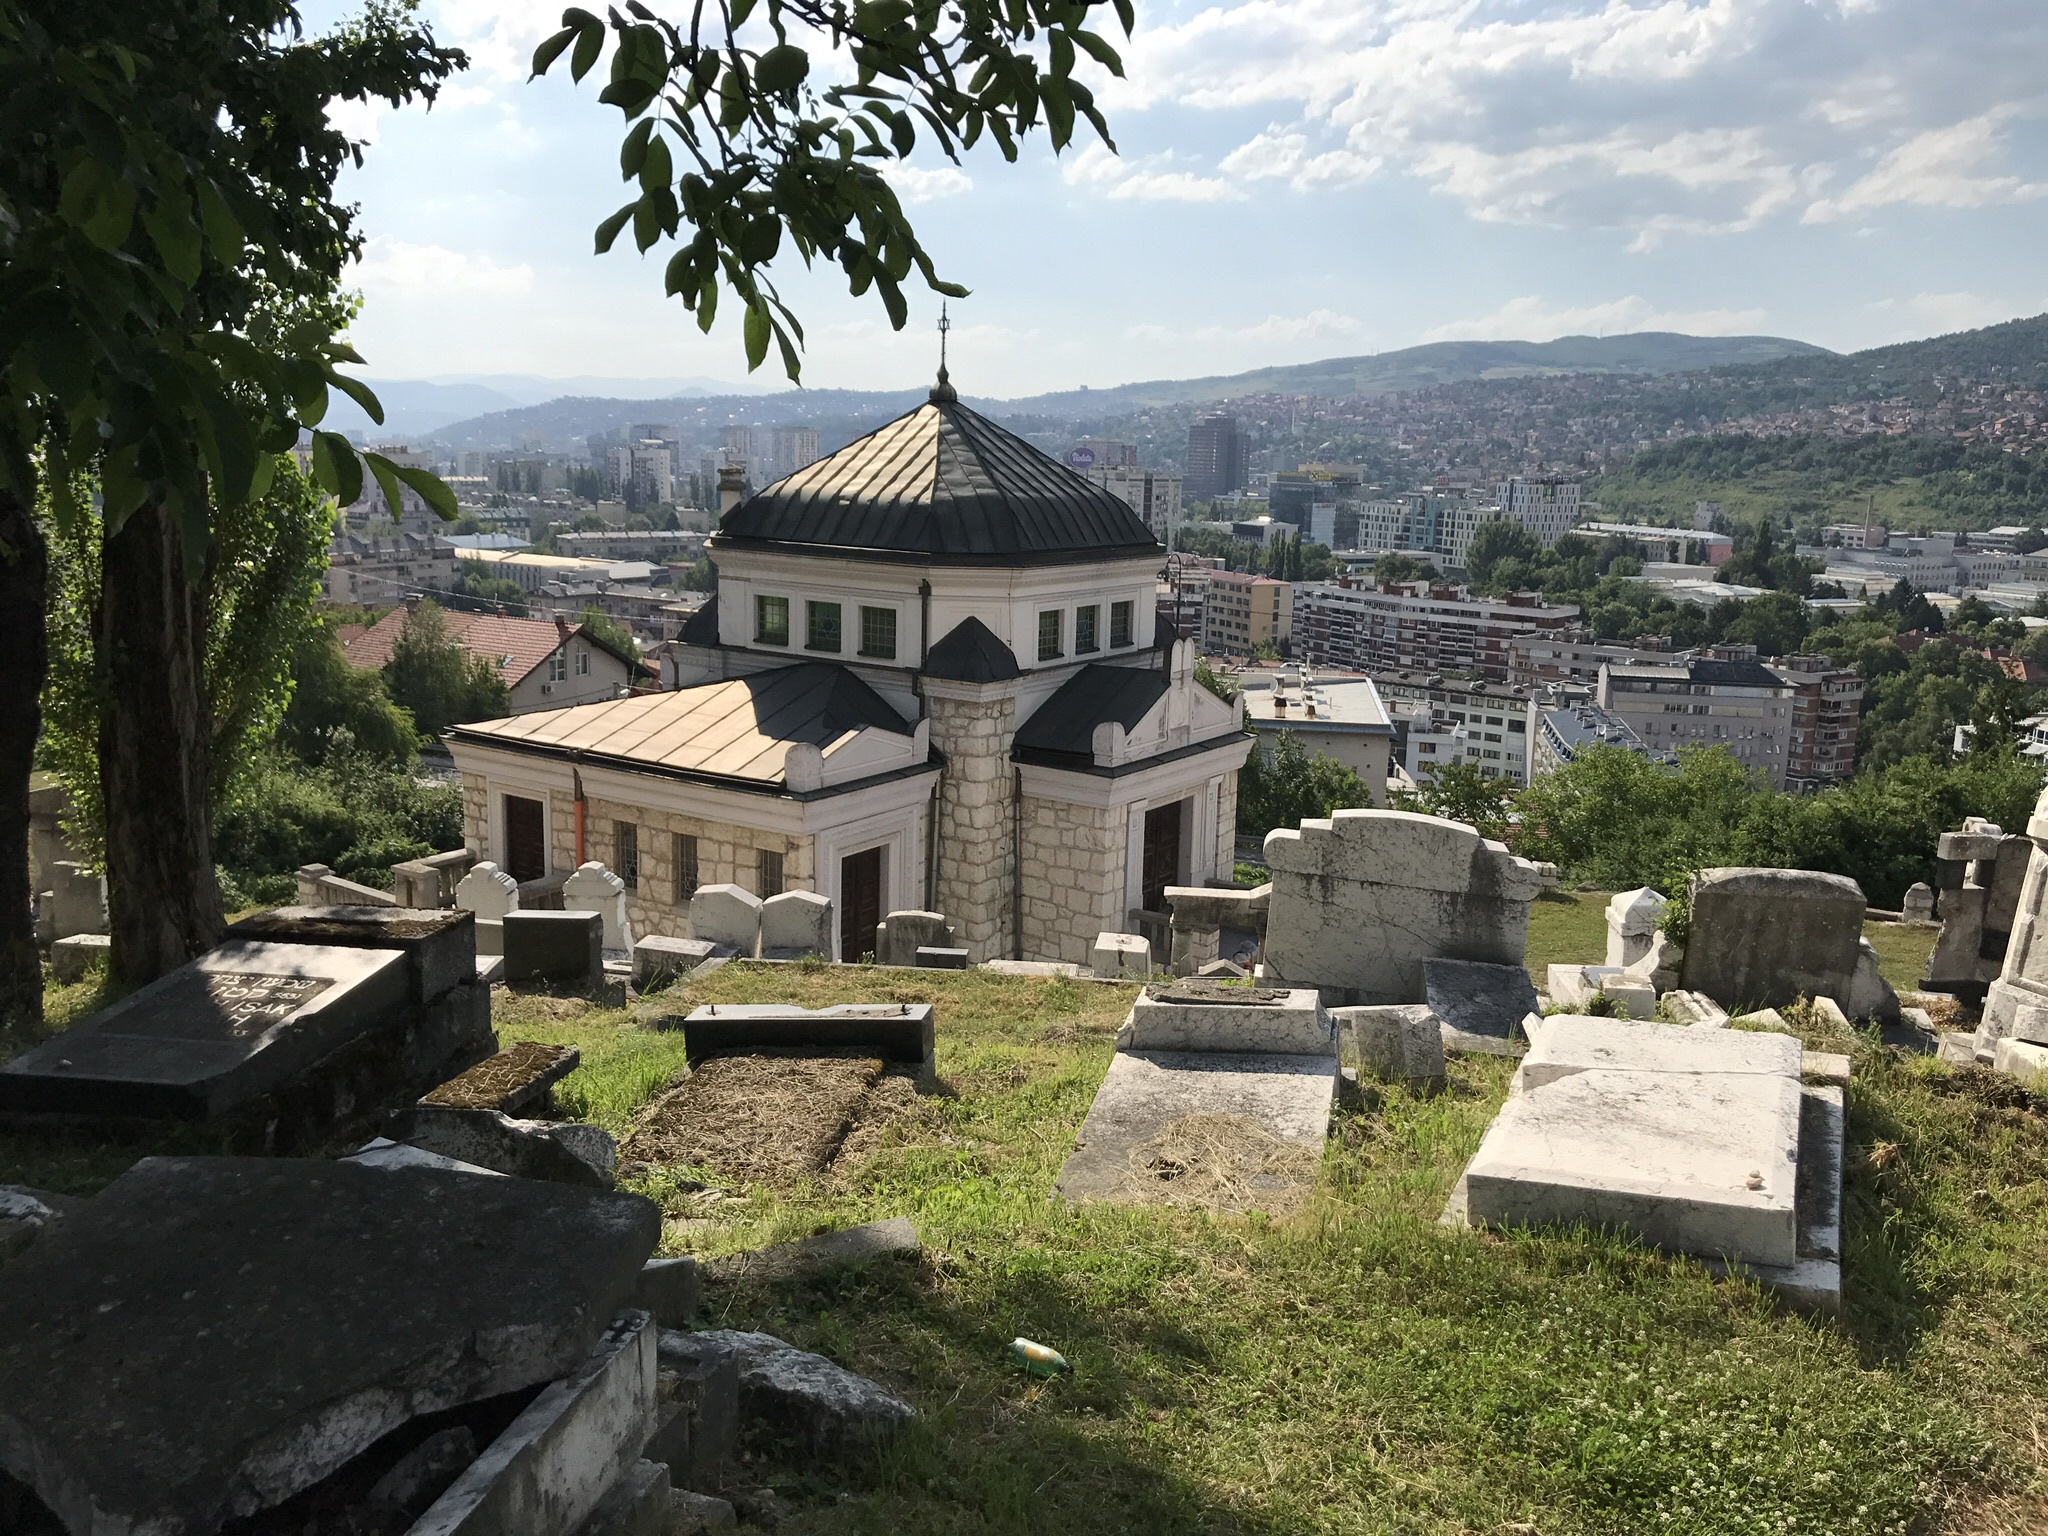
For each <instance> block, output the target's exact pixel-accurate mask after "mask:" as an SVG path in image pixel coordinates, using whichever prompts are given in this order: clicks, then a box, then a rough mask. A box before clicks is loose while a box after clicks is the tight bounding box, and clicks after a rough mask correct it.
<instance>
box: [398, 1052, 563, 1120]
mask: <svg viewBox="0 0 2048 1536" xmlns="http://www.w3.org/2000/svg"><path fill="white" fill-rule="evenodd" d="M582 1060H583V1057H582V1055H581V1053H579V1052H578V1051H577V1050H576V1048H575V1047H574V1046H571V1045H541V1044H539V1043H538V1042H536V1041H532V1040H522V1041H520V1042H519V1043H518V1044H516V1045H508V1046H506V1047H505V1049H504V1050H502V1051H499V1052H498V1053H497V1054H496V1055H495V1056H492V1057H491V1058H489V1059H488V1060H486V1061H480V1062H478V1063H477V1064H476V1065H475V1066H473V1067H471V1068H470V1069H469V1070H468V1071H466V1072H464V1073H462V1074H461V1075H460V1076H458V1077H452V1078H450V1079H449V1080H448V1081H447V1082H445V1083H443V1084H441V1086H440V1087H438V1088H436V1089H435V1090H434V1091H433V1092H432V1093H428V1094H423V1095H422V1096H421V1098H420V1102H421V1103H422V1104H440V1105H445V1106H446V1107H447V1108H449V1109H497V1110H503V1111H504V1112H505V1113H506V1114H508V1115H516V1114H518V1113H519V1112H520V1111H521V1110H524V1109H531V1108H533V1107H535V1106H536V1105H538V1104H540V1103H542V1102H543V1101H544V1100H545V1099H546V1098H547V1096H548V1092H549V1090H550V1089H552V1088H553V1087H554V1086H555V1084H556V1083H559V1082H560V1081H561V1080H562V1079H563V1078H565V1077H567V1076H568V1075H569V1074H570V1073H571V1072H574V1071H575V1070H576V1068H577V1067H578V1066H579V1065H580V1064H581V1063H582Z"/></svg>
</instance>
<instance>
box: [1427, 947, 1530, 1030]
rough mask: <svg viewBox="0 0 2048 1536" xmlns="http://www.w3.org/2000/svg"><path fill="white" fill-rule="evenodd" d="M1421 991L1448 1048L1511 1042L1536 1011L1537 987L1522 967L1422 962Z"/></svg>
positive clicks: (1468, 961)
mask: <svg viewBox="0 0 2048 1536" xmlns="http://www.w3.org/2000/svg"><path fill="white" fill-rule="evenodd" d="M1422 991H1423V998H1424V1001H1425V1002H1427V1003H1428V1004H1429V1011H1430V1012H1431V1013H1433V1014H1435V1015H1436V1017H1437V1019H1438V1020H1439V1021H1440V1023H1441V1024H1442V1025H1443V1027H1444V1028H1445V1029H1446V1030H1447V1031H1449V1032H1450V1033H1447V1034H1446V1035H1445V1037H1444V1041H1445V1044H1446V1045H1450V1046H1453V1047H1459V1046H1469V1045H1470V1044H1471V1042H1472V1039H1473V1037H1477V1038H1479V1039H1487V1040H1499V1041H1503V1042H1505V1041H1510V1040H1513V1039H1514V1038H1515V1036H1516V1034H1517V1033H1518V1032H1519V1031H1520V1029H1521V1025H1522V1020H1523V1019H1525V1018H1527V1017H1528V1016H1529V1015H1530V1014H1532V1013H1534V1012H1536V983H1535V982H1533V981H1531V980H1530V979H1529V971H1528V968H1527V967H1526V966H1520V965H1489V964H1487V963H1486V962H1484V961H1481V960H1425V961H1423V962H1422Z"/></svg>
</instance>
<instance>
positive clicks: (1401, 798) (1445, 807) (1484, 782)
mask: <svg viewBox="0 0 2048 1536" xmlns="http://www.w3.org/2000/svg"><path fill="white" fill-rule="evenodd" d="M1514 799H1515V786H1514V784H1513V783H1512V782H1511V781H1509V780H1507V779H1499V778H1491V779H1490V778H1488V777H1487V776H1486V775H1485V774H1483V773H1481V772H1480V771H1479V766H1478V764H1476V763H1462V762H1461V763H1438V764H1436V765H1435V766H1434V767H1432V768H1431V769H1430V771H1429V772H1428V773H1427V774H1426V775H1425V776H1424V777H1423V780H1422V782H1421V784H1420V785H1418V786H1417V787H1416V788H1414V789H1403V790H1396V791H1395V792H1394V793H1393V794H1392V795H1390V796H1388V799H1387V805H1388V808H1389V809H1390V810H1396V811H1419V812H1420V813H1421V814H1423V815H1425V816H1442V817H1444V818H1445V819H1446V820H1449V821H1462V822H1464V823H1465V825H1466V826H1468V827H1471V828H1472V829H1473V830H1474V831H1476V832H1477V833H1478V834H1479V835H1480V836H1481V837H1491V838H1496V839H1497V838H1502V837H1505V836H1507V832H1508V812H1509V810H1510V808H1511V807H1512V806H1513V804H1514Z"/></svg>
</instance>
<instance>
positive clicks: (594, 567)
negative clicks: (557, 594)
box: [469, 549, 661, 592]
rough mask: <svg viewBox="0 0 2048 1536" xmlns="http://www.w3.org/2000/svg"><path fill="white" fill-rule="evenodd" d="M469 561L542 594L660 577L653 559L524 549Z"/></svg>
mask: <svg viewBox="0 0 2048 1536" xmlns="http://www.w3.org/2000/svg"><path fill="white" fill-rule="evenodd" d="M469 558H471V559H473V560H476V561H477V562H478V563H480V564H481V565H483V566H484V567H485V568H486V569H488V570H489V571H490V573H491V574H492V575H493V576H497V577H500V578H502V579H503V580H506V581H516V582H518V583H519V585H520V586H522V587H524V588H525V589H526V590H527V591H529V592H540V591H543V590H544V589H546V588H547V587H548V586H549V585H550V584H559V585H565V586H596V585H598V584H607V585H618V584H620V583H631V582H643V583H644V582H651V581H652V580H654V578H655V577H656V576H657V575H660V574H661V567H660V566H659V565H657V564H655V563H654V562H653V561H651V560H604V559H599V560H588V559H584V558H583V557H581V556H578V555H537V554H534V553H533V552H532V551H530V550H524V549H512V550H496V549H480V550H477V551H476V552H475V553H474V554H473V555H471V556H470V557H469Z"/></svg>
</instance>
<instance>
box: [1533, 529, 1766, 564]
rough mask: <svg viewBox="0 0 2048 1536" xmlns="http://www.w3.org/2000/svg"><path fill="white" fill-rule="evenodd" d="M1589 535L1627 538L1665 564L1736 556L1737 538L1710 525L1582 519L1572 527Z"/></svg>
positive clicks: (1717, 561)
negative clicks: (1582, 521) (1667, 524)
mask: <svg viewBox="0 0 2048 1536" xmlns="http://www.w3.org/2000/svg"><path fill="white" fill-rule="evenodd" d="M1571 531H1572V532H1573V533H1583V534H1585V535H1587V536H1588V537H1590V538H1600V539H1627V540H1628V541H1629V542H1630V543H1631V544H1640V545H1641V546H1642V547H1643V558H1644V559H1645V560H1654V561H1659V562H1661V563H1663V564H1666V565H1712V566H1718V565H1719V564H1721V562H1722V561H1724V560H1728V559H1731V558H1733V556H1734V554H1735V540H1734V539H1732V538H1731V537H1729V536H1728V535H1727V534H1725V533H1715V532H1713V531H1712V530H1711V529H1705V530H1703V529H1696V528H1659V527H1656V526H1655V525H1653V524H1650V523H1580V524H1579V525H1578V526H1577V527H1575V528H1573V529H1572V530H1571Z"/></svg>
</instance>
